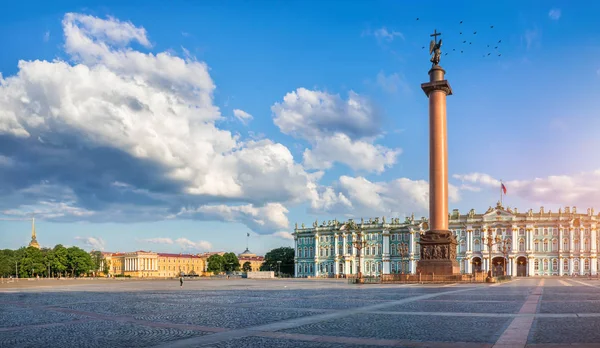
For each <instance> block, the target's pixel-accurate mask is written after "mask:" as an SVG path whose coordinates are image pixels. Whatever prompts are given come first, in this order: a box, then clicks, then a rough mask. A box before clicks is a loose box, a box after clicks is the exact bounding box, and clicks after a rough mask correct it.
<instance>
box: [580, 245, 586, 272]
mask: <svg viewBox="0 0 600 348" xmlns="http://www.w3.org/2000/svg"><path fill="white" fill-rule="evenodd" d="M581 244H583V243H581ZM584 266H585V258H584V257H580V258H579V275H584V274H585V267H584Z"/></svg>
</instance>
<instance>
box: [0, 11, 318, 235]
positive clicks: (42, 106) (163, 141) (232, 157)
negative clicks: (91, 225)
mask: <svg viewBox="0 0 600 348" xmlns="http://www.w3.org/2000/svg"><path fill="white" fill-rule="evenodd" d="M63 29H64V35H65V45H64V47H65V51H66V53H67V55H68V57H69V59H70V60H71V61H70V62H69V61H60V60H55V61H52V62H48V61H41V60H35V61H24V60H23V61H20V62H19V71H18V73H17V74H15V75H13V76H9V77H6V78H4V79H1V78H0V139H2V140H3V141H6V142H5V143H6V144H9V147H11V148H12V149H15V153H16V155H15V160H16V161H18V162H19V163H22V164H23V165H22V166H13V167H14V168H13V169H11V170H12V171H11V172H10V173H7V177H9V178H12V179H11V180H12V181H6V182H3V187H4V188H6V189H5V191H3V193H2V194H3V195H4V196H2V197H0V202H4V204H2V203H0V208H1V209H5V210H7V209H20V208H22V207H24V206H31V205H39V203H40V202H39V201H38V200H36V199H35V197H34V196H33V195H29V194H26V193H24V191H23V190H26V189H27V188H28V187H30V186H31V185H32V184H31V183H32V182H33V183H38V182H40V181H43V180H46V181H49V183H48V185H52V186H56V187H60V188H61V189H64V190H70V194H69V195H67V196H68V199H67V198H65V199H66V201H56V202H54V203H55V204H63V203H64V204H67V205H68V206H71V207H75V208H77V209H80V210H81V211H83V212H90V213H89V214H87V215H86V216H87V217H88V218H89V217H91V216H93V217H94V218H95V219H101V218H105V219H107V221H114V220H115V219H116V220H119V221H121V220H127V218H128V217H129V219H130V220H152V219H163V218H165V217H167V216H172V215H173V214H174V213H173V212H177V211H179V210H180V209H181V207H201V206H205V205H210V203H214V202H218V203H224V202H225V203H227V204H230V203H233V204H238V205H247V204H250V206H252V207H254V206H256V207H263V206H269V205H268V204H271V203H273V204H279V205H281V206H282V207H283V204H287V203H290V202H291V203H297V202H301V201H306V200H307V199H309V198H310V197H311V196H312V190H314V187H315V185H316V184H315V182H314V179H313V178H314V177H313V176H312V175H310V174H308V173H306V172H305V171H304V169H303V167H302V166H301V165H300V164H298V163H296V162H295V161H294V158H293V156H292V154H291V153H290V151H289V149H288V148H286V147H285V146H284V145H282V144H279V143H274V142H273V141H271V140H268V139H263V140H259V141H256V140H244V139H241V138H240V137H239V136H236V135H233V134H232V133H231V132H229V131H227V130H222V129H219V128H218V127H217V126H216V125H215V122H217V121H218V120H220V119H222V116H221V113H220V110H219V108H218V107H216V106H215V105H214V103H213V91H214V89H215V85H214V83H213V81H212V78H211V76H210V74H209V68H208V66H207V65H206V64H205V63H203V62H200V61H197V60H196V59H195V58H194V57H190V55H189V53H188V54H187V57H186V58H185V59H184V58H180V57H177V56H175V55H173V54H172V53H168V52H160V53H143V52H141V51H137V50H135V49H133V48H132V47H130V45H131V44H132V43H137V44H140V45H142V46H144V47H146V48H151V43H150V40H149V39H148V36H147V33H146V30H145V29H144V28H142V27H136V26H134V25H133V24H132V23H129V22H122V21H119V20H118V19H115V18H110V17H109V18H108V19H100V18H97V17H93V16H87V15H81V14H74V13H69V14H67V15H65V17H64V20H63ZM240 111H241V110H240ZM0 155H2V156H5V157H6V153H5V152H3V150H2V149H0ZM11 156H12V155H11ZM8 174H10V175H8ZM114 182H119V183H122V184H123V185H113V183H114ZM6 192H8V195H9V196H10V197H13V198H15V199H13V200H12V202H13V203H11V204H10V205H8V206H7V204H8V203H6V202H7V201H6V200H5V198H6V197H7V196H6V194H5V193H6ZM17 201H18V202H19V203H16V202H17ZM63 208H64V207H63ZM192 209H193V208H192ZM257 209H260V208H257ZM98 211H102V214H95V212H98ZM92 212H94V213H92ZM75 215H76V216H79V217H81V216H82V215H81V214H80V215H77V214H75ZM196 216H200V215H196ZM238 216H240V217H241V216H244V215H238ZM258 225H260V224H259V223H257V226H258ZM266 225H268V224H266ZM261 231H265V229H261ZM272 232H273V231H270V233H272Z"/></svg>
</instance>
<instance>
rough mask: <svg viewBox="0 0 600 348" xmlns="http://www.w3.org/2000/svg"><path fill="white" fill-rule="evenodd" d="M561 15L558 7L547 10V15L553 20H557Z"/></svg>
mask: <svg viewBox="0 0 600 348" xmlns="http://www.w3.org/2000/svg"><path fill="white" fill-rule="evenodd" d="M561 15H562V14H561V12H560V9H558V8H553V9H551V10H550V12H548V17H550V19H552V20H555V21H557V20H559V19H560V16H561Z"/></svg>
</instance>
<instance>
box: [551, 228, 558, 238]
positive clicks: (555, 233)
mask: <svg viewBox="0 0 600 348" xmlns="http://www.w3.org/2000/svg"><path fill="white" fill-rule="evenodd" d="M552 235H553V236H558V228H554V229H553V230H552Z"/></svg>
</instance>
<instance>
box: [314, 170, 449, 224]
mask: <svg viewBox="0 0 600 348" xmlns="http://www.w3.org/2000/svg"><path fill="white" fill-rule="evenodd" d="M448 191H449V192H448V198H449V200H450V202H457V201H458V200H459V199H460V194H459V189H458V188H457V187H455V186H454V185H451V184H450V185H448ZM311 209H312V210H313V212H315V213H322V212H328V213H332V214H333V213H339V214H344V215H348V216H350V215H368V214H373V215H381V214H385V215H388V216H402V215H409V214H411V213H416V214H422V215H423V216H427V213H428V210H429V183H428V182H427V181H425V180H411V179H407V178H400V179H396V180H392V181H390V182H372V181H369V180H367V179H366V178H364V177H350V176H342V177H340V179H339V181H338V182H337V183H335V185H333V186H332V187H327V188H324V189H322V190H321V191H320V192H319V194H318V196H316V197H315V199H314V200H313V201H312V204H311Z"/></svg>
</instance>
